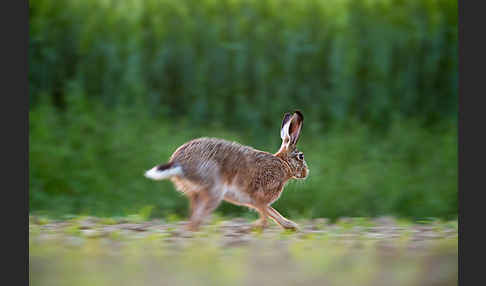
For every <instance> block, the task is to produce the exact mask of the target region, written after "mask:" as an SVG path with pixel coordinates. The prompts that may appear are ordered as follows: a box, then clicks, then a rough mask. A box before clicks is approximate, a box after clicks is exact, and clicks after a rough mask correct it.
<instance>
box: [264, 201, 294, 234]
mask: <svg viewBox="0 0 486 286" xmlns="http://www.w3.org/2000/svg"><path fill="white" fill-rule="evenodd" d="M267 211H268V215H269V216H270V217H271V218H272V219H273V220H274V221H275V222H276V223H278V224H279V225H280V226H281V227H283V228H285V229H292V230H299V226H298V225H297V224H296V223H295V222H293V221H291V220H288V219H286V218H284V217H283V216H282V215H281V214H280V213H279V212H278V211H277V210H275V209H274V208H272V207H271V206H267Z"/></svg>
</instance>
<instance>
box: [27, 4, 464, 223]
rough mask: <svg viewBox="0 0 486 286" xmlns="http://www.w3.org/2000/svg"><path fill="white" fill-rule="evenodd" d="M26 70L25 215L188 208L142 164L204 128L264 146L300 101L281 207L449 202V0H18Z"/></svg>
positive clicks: (451, 206) (452, 69) (452, 147)
mask: <svg viewBox="0 0 486 286" xmlns="http://www.w3.org/2000/svg"><path fill="white" fill-rule="evenodd" d="M29 84H30V86H29V90H30V92H29V95H30V105H31V106H30V112H29V127H30V135H29V136H30V137H29V143H30V146H29V167H30V168H29V186H30V196H29V199H30V211H31V212H42V211H44V212H48V213H52V214H67V213H83V214H96V215H107V216H109V215H125V214H130V213H136V212H140V211H142V212H146V210H147V209H150V210H151V212H150V213H151V214H150V215H152V216H165V215H168V214H178V215H181V216H184V215H185V214H186V204H187V202H186V200H185V199H184V198H182V197H181V195H179V194H178V193H176V192H175V191H174V190H173V187H172V185H171V184H170V182H152V181H148V180H147V179H145V178H144V177H143V176H142V174H143V171H144V170H146V169H147V168H149V167H152V166H153V165H155V164H158V163H161V162H165V161H166V160H167V159H168V157H169V156H170V154H171V153H172V152H173V151H174V150H175V149H176V148H177V147H178V146H179V145H181V144H183V143H184V142H186V141H188V140H190V139H192V138H194V137H198V136H217V137H222V138H226V139H229V140H236V141H238V142H240V143H243V144H247V145H252V146H254V147H255V148H259V149H263V150H267V151H270V152H275V151H276V150H277V149H278V147H279V145H280V142H279V140H280V138H279V127H280V120H281V118H282V115H283V113H284V112H286V111H291V110H293V109H297V108H298V109H301V110H302V111H303V113H304V116H305V124H304V129H303V133H302V139H301V141H300V142H299V144H300V149H302V150H303V151H304V152H305V154H306V159H307V161H308V164H309V166H310V168H311V172H310V177H309V178H308V179H307V180H306V181H305V182H300V181H298V182H297V181H296V182H291V183H289V185H288V186H287V188H286V189H285V191H284V194H283V195H282V197H281V199H280V200H279V201H278V202H277V203H276V204H275V206H276V207H277V208H278V209H279V210H281V212H282V213H283V214H285V215H290V216H305V217H318V216H325V217H331V218H335V217H338V216H375V215H382V214H392V215H397V216H407V217H414V218H419V217H428V216H437V217H444V218H449V217H453V216H456V215H457V128H456V121H457V1H452V0H410V1H403V0H358V1H346V0H329V1H322V0H315V1H297V0H287V1H283V0H264V1H262V0H260V1H256V0H254V1H245V0H219V1H215V0H202V1H194V0H179V1H176V0H161V1H158V0H144V1H137V0H118V1H115V0H103V1H95V0H66V1H54V0H36V1H30V30H29ZM219 211H220V212H222V213H224V214H228V215H242V214H244V213H247V210H245V209H242V208H239V207H234V206H231V205H229V204H223V205H222V206H221V207H220V208H219Z"/></svg>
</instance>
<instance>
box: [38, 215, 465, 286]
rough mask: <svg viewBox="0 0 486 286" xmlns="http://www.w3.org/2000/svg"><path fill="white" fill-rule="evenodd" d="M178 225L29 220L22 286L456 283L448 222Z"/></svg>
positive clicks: (452, 228) (453, 232) (452, 227)
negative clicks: (26, 281) (295, 228)
mask: <svg viewBox="0 0 486 286" xmlns="http://www.w3.org/2000/svg"><path fill="white" fill-rule="evenodd" d="M184 224H185V223H184V222H177V223H166V222H163V221H160V220H153V221H131V220H124V219H120V220H112V219H100V218H93V217H88V218H75V219H71V220H65V221H45V220H43V219H41V218H36V217H31V220H30V225H29V234H30V235H29V260H30V261H29V271H30V282H31V283H30V285H266V286H268V285H280V286H283V285H457V275H458V274H457V267H458V265H457V258H458V257H457V255H458V250H457V238H458V233H457V222H432V223H428V224H411V223H407V222H400V221H397V220H395V219H393V218H378V219H373V220H372V219H341V220H339V221H338V222H337V223H333V224H330V223H328V221H327V220H325V219H316V220H311V221H300V222H299V224H300V226H301V231H300V232H296V233H293V232H287V231H282V230H281V229H280V228H279V227H277V226H275V225H272V226H271V227H270V228H269V229H266V230H265V231H264V232H256V231H253V230H252V229H251V225H250V222H249V221H247V220H244V219H232V220H218V221H214V222H212V223H211V224H209V225H206V226H205V227H203V229H202V230H201V231H200V232H197V233H191V232H187V231H185V230H184Z"/></svg>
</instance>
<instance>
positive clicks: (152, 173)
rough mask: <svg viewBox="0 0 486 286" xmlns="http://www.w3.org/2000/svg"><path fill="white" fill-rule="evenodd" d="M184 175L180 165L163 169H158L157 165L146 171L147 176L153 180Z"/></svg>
mask: <svg viewBox="0 0 486 286" xmlns="http://www.w3.org/2000/svg"><path fill="white" fill-rule="evenodd" d="M178 175H182V168H181V167H180V166H177V167H174V168H169V169H166V170H163V171H158V170H157V166H155V167H153V168H152V169H150V170H148V171H147V172H145V177H147V178H149V179H152V180H163V179H167V178H169V177H172V176H178Z"/></svg>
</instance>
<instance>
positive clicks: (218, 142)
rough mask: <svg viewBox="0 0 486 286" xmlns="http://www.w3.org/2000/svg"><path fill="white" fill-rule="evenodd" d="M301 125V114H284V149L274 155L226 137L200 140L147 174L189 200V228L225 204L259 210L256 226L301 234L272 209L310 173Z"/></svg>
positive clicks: (186, 144) (188, 143)
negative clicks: (290, 184) (288, 187)
mask: <svg viewBox="0 0 486 286" xmlns="http://www.w3.org/2000/svg"><path fill="white" fill-rule="evenodd" d="M303 122H304V117H303V115H302V113H301V112H300V111H295V112H294V114H293V115H291V114H290V113H286V114H285V115H284V118H283V121H282V127H281V131H280V137H282V145H281V147H280V149H279V150H278V152H277V153H275V154H270V153H268V152H264V151H259V150H256V149H253V148H251V147H248V146H242V145H240V144H238V143H235V142H229V141H225V140H222V139H215V138H198V139H194V140H192V141H189V142H187V143H185V144H184V145H182V146H180V147H179V148H178V149H177V150H176V151H175V152H174V153H173V154H172V156H171V158H170V160H169V163H167V164H162V165H157V166H155V167H153V168H152V169H150V170H148V171H147V172H145V176H146V177H147V178H150V179H153V180H162V179H167V178H169V179H170V180H171V181H172V182H173V183H174V185H175V187H176V189H177V190H179V191H180V192H182V193H184V194H185V195H186V196H187V197H188V198H189V201H190V207H191V215H190V222H189V229H191V230H197V229H198V228H199V226H200V224H201V223H202V222H203V220H204V218H205V217H207V216H208V215H209V214H210V213H211V212H212V211H213V210H214V209H215V208H216V207H218V205H219V204H220V203H221V201H222V200H225V201H227V202H230V203H233V204H236V205H241V206H247V207H249V208H252V209H255V210H256V211H258V213H259V214H260V219H259V220H257V221H256V223H255V226H256V227H261V228H264V227H266V226H267V224H268V222H267V218H268V217H270V218H271V219H273V220H274V221H275V222H277V223H278V224H279V225H280V226H282V227H283V228H285V229H293V230H297V228H298V226H297V224H295V223H294V222H292V221H290V220H288V219H286V218H284V217H283V216H282V215H281V214H279V213H278V212H277V211H276V210H275V209H274V208H272V207H271V206H270V205H271V204H272V203H273V202H275V201H276V200H277V199H278V198H279V197H280V194H281V193H282V190H283V188H284V186H285V184H286V182H287V181H288V180H289V179H294V178H295V179H304V178H306V177H307V175H308V173H309V170H308V168H307V164H306V162H305V160H304V154H303V153H302V152H299V151H298V150H297V149H296V147H295V145H296V144H297V141H298V140H299V136H300V131H301V129H302V124H303Z"/></svg>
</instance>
